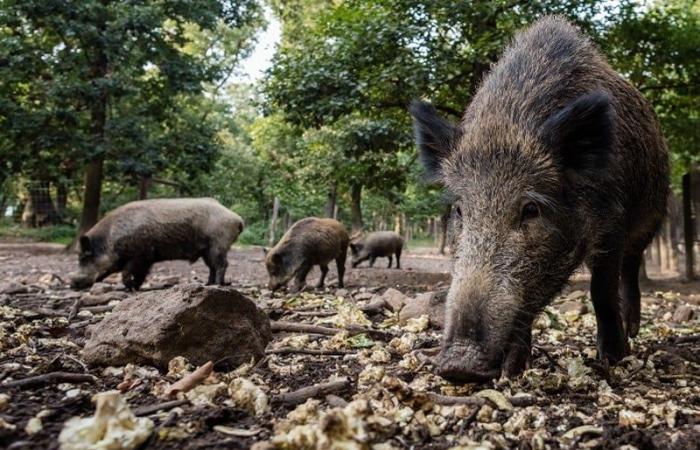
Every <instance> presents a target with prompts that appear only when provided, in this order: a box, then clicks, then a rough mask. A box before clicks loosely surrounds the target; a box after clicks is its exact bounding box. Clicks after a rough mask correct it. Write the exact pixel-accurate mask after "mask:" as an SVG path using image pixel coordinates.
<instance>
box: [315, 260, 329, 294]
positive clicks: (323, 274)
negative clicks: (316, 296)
mask: <svg viewBox="0 0 700 450" xmlns="http://www.w3.org/2000/svg"><path fill="white" fill-rule="evenodd" d="M319 267H320V268H321V278H319V280H318V283H316V288H317V289H319V288H322V287H323V283H324V282H325V281H326V275H328V266H327V265H321V266H319Z"/></svg>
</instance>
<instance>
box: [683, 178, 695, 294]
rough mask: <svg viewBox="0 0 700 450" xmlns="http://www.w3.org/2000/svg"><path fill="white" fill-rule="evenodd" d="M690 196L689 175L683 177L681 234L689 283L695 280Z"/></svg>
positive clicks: (686, 275)
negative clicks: (682, 235)
mask: <svg viewBox="0 0 700 450" xmlns="http://www.w3.org/2000/svg"><path fill="white" fill-rule="evenodd" d="M692 201H693V199H692V198H691V194H690V173H686V174H685V175H683V234H684V243H685V278H686V279H687V280H688V281H690V280H694V279H695V270H694V267H693V266H694V255H693V249H694V246H695V245H694V244H695V242H694V241H695V233H694V231H695V226H694V224H693V211H692Z"/></svg>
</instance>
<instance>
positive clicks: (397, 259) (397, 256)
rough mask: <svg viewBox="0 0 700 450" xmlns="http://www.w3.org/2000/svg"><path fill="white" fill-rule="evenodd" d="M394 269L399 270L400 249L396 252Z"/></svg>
mask: <svg viewBox="0 0 700 450" xmlns="http://www.w3.org/2000/svg"><path fill="white" fill-rule="evenodd" d="M396 268H397V269H400V268H401V249H399V251H397V252H396Z"/></svg>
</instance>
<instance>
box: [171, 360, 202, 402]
mask: <svg viewBox="0 0 700 450" xmlns="http://www.w3.org/2000/svg"><path fill="white" fill-rule="evenodd" d="M213 370H214V363H213V362H211V361H209V362H207V363H206V364H204V365H202V366H199V367H197V369H195V371H194V372H192V373H190V374H187V375H185V376H184V377H182V378H181V379H180V380H178V381H176V382H175V383H173V384H171V385H170V386H169V387H168V388H167V389H166V390H165V395H167V396H173V395H175V394H177V393H178V392H187V391H189V390H190V389H192V388H193V387H195V386H197V385H198V384H199V383H201V382H202V381H204V380H205V379H206V378H207V377H208V376H209V375H210V374H211V372H212V371H213Z"/></svg>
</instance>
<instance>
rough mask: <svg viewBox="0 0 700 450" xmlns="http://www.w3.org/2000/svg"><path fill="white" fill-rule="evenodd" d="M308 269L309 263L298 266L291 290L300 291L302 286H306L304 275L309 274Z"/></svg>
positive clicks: (309, 269)
mask: <svg viewBox="0 0 700 450" xmlns="http://www.w3.org/2000/svg"><path fill="white" fill-rule="evenodd" d="M310 271H311V265H310V264H308V263H304V264H302V266H301V267H300V268H299V270H297V273H296V275H295V276H294V287H293V288H292V292H301V290H302V289H304V286H306V276H307V275H308V274H309V272H310Z"/></svg>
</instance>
